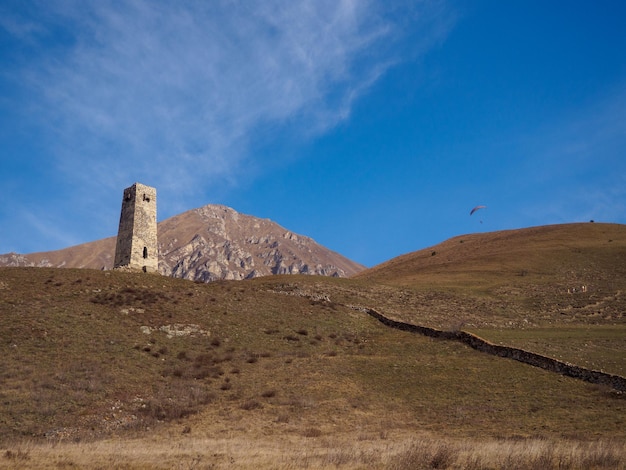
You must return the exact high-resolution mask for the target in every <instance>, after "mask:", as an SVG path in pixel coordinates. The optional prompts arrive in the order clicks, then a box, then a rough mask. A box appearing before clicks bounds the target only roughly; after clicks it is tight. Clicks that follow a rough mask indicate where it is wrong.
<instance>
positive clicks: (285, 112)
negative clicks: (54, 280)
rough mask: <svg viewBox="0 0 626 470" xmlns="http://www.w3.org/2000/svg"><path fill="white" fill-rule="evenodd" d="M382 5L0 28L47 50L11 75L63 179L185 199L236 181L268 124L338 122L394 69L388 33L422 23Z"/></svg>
mask: <svg viewBox="0 0 626 470" xmlns="http://www.w3.org/2000/svg"><path fill="white" fill-rule="evenodd" d="M392 3H393V2H392ZM409 3H411V2H409ZM381 5H382V4H380V3H379V2H368V1H365V0H359V1H355V0H300V1H296V0H294V1H288V2H286V1H278V0H276V1H264V2H245V1H236V0H232V1H228V0H224V1H216V2H201V1H190V2H152V1H148V0H136V1H133V2H123V3H120V2H112V1H100V2H89V3H85V2H80V1H69V2H47V1H46V2H42V3H41V4H40V8H41V10H42V11H44V12H45V14H41V15H40V16H39V18H38V19H39V20H40V21H41V22H42V24H35V23H34V20H33V19H32V18H29V19H28V20H27V21H26V20H25V21H24V22H23V25H22V27H19V25H18V23H17V22H12V23H11V24H12V25H13V30H15V31H19V32H20V34H21V35H24V34H27V32H28V31H36V34H37V35H38V37H39V39H40V40H41V41H42V42H47V45H46V47H47V48H48V54H47V55H44V56H43V58H42V60H41V61H39V62H38V63H37V64H31V67H30V68H28V69H26V70H24V71H22V73H24V74H25V77H26V78H27V81H28V83H30V84H33V86H35V87H36V89H37V91H38V92H39V95H38V96H39V97H40V98H41V102H40V103H41V108H40V113H41V117H42V119H44V120H46V121H47V122H48V123H49V124H50V125H51V126H54V139H55V145H56V148H55V150H56V152H57V155H58V156H60V162H61V165H62V166H63V168H64V169H65V171H66V172H67V174H68V175H70V176H71V178H73V179H76V180H81V179H82V180H84V181H88V182H89V184H91V185H94V184H100V185H103V186H107V187H109V188H117V189H119V188H120V187H121V185H124V184H126V183H128V182H129V178H130V179H137V178H142V179H145V181H150V182H152V184H156V185H159V186H160V187H162V188H172V190H173V189H174V188H176V189H177V191H184V190H185V188H189V187H193V185H195V184H197V183H198V182H199V181H204V182H205V183H206V182H210V181H215V180H216V179H218V178H219V179H223V180H228V179H229V178H230V179H232V178H236V174H237V172H238V171H240V169H241V165H242V162H243V161H244V160H245V158H247V157H249V155H250V153H249V152H250V147H251V144H252V142H251V141H252V140H253V139H254V138H255V132H257V131H258V129H260V128H261V127H262V126H264V125H267V124H268V123H271V124H272V125H274V126H276V125H278V126H281V125H288V126H289V129H290V130H291V131H293V130H294V129H295V130H296V131H297V132H301V133H302V134H303V135H304V134H311V133H313V134H315V133H321V132H324V131H325V130H327V129H329V128H331V127H333V126H335V125H336V124H337V123H339V122H341V121H342V120H345V119H347V118H348V117H349V115H350V110H351V107H352V104H353V102H354V101H355V100H356V99H358V97H359V96H361V95H362V94H363V93H365V92H366V91H367V89H368V88H369V87H370V86H371V85H372V84H374V83H375V82H376V81H377V80H378V78H379V77H380V76H381V75H382V74H384V73H385V71H386V70H387V69H388V68H389V67H390V66H392V65H393V63H394V62H395V61H396V60H397V59H398V57H394V56H393V54H390V52H391V51H392V49H391V48H390V47H389V45H390V44H391V43H393V42H394V41H397V40H398V38H399V37H401V36H402V35H403V33H402V32H401V31H399V29H400V28H403V27H406V24H404V25H400V19H402V21H404V22H406V19H407V17H411V18H413V19H414V20H415V21H418V20H419V19H420V18H421V17H420V15H421V13H422V10H424V11H425V10H426V8H422V9H419V8H418V9H416V8H415V6H414V5H408V6H407V5H405V6H404V7H402V8H400V9H399V3H396V4H394V6H393V8H391V9H389V10H385V9H384V8H383V7H382V6H381ZM399 10H402V11H399ZM36 19H37V18H36ZM42 28H47V34H45V33H42V32H41V31H42ZM428 34H431V33H428ZM425 35H427V34H425ZM77 170H80V171H79V172H77Z"/></svg>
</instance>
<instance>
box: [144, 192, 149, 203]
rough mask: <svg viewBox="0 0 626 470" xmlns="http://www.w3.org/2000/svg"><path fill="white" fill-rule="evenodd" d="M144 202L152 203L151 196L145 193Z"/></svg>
mask: <svg viewBox="0 0 626 470" xmlns="http://www.w3.org/2000/svg"><path fill="white" fill-rule="evenodd" d="M143 200H144V201H146V202H150V196H146V195H145V193H144V195H143Z"/></svg>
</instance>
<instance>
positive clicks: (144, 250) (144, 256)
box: [143, 246, 148, 259]
mask: <svg viewBox="0 0 626 470" xmlns="http://www.w3.org/2000/svg"><path fill="white" fill-rule="evenodd" d="M147 258H148V247H147V246H144V247H143V259H147Z"/></svg>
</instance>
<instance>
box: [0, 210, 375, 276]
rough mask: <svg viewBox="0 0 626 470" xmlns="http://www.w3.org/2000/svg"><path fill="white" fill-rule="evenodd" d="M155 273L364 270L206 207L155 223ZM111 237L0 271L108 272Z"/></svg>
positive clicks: (8, 261) (268, 224) (269, 226)
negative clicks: (56, 269)
mask: <svg viewBox="0 0 626 470" xmlns="http://www.w3.org/2000/svg"><path fill="white" fill-rule="evenodd" d="M158 238H159V271H160V272H161V274H163V275H166V276H172V277H178V278H183V279H190V280H197V281H203V282H209V281H215V280H219V279H249V278H253V277H259V276H267V275H272V274H315V275H323V276H334V277H349V276H352V275H354V274H356V273H358V272H360V271H362V270H363V269H365V267H364V266H362V265H360V264H358V263H355V262H353V261H351V260H349V259H347V258H346V257H344V256H342V255H340V254H338V253H335V252H333V251H331V250H329V249H327V248H325V247H323V246H321V245H319V244H318V243H316V242H315V241H314V240H313V239H311V238H309V237H305V236H303V235H298V234H295V233H293V232H290V231H289V230H287V229H285V228H283V227H281V226H280V225H278V224H276V223H275V222H272V221H271V220H269V219H260V218H257V217H253V216H250V215H244V214H240V213H238V212H237V211H235V210H234V209H231V208H230V207H226V206H222V205H213V204H209V205H206V206H204V207H200V208H197V209H193V210H190V211H187V212H184V213H182V214H179V215H176V216H174V217H171V218H169V219H167V220H164V221H162V222H159V224H158ZM114 255H115V237H110V238H105V239H102V240H98V241H94V242H90V243H84V244H82V245H77V246H73V247H69V248H65V249H62V250H57V251H49V252H41V253H32V254H27V255H22V254H16V253H9V254H5V255H0V266H38V267H64V268H91V269H111V268H112V267H113V258H114Z"/></svg>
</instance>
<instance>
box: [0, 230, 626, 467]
mask: <svg viewBox="0 0 626 470" xmlns="http://www.w3.org/2000/svg"><path fill="white" fill-rule="evenodd" d="M594 230H595V228H594ZM611 236H613V237H614V238H613V239H612V240H613V241H611V242H610V243H612V245H611V246H613V247H617V248H616V249H615V253H614V255H613V256H610V257H607V256H605V254H604V252H603V251H602V250H600V251H594V250H593V249H592V248H593V246H592V248H589V246H587V245H589V243H590V242H589V243H587V242H586V243H587V245H585V246H581V247H580V249H581V250H583V252H585V253H586V254H587V256H586V258H585V259H584V260H583V261H584V262H580V263H578V264H577V262H575V260H574V261H572V259H571V258H567V257H564V258H560V256H562V253H561V250H562V247H561V248H559V249H558V250H557V254H556V255H554V256H555V257H556V259H560V260H561V261H560V262H562V263H566V264H567V266H568V271H567V275H566V276H565V277H563V274H562V269H561V268H559V269H555V270H553V271H550V270H549V269H548V268H547V267H543V268H541V269H539V268H538V267H537V266H535V265H532V266H531V265H527V266H528V273H527V274H525V275H524V276H518V275H514V274H511V275H510V276H506V275H504V274H501V275H500V276H499V277H498V276H495V277H494V276H493V274H492V273H490V272H487V273H486V274H484V276H483V277H481V276H479V275H477V274H475V275H474V278H475V281H476V286H477V287H476V288H474V289H472V288H471V286H470V285H468V284H467V279H465V280H464V281H463V283H459V282H458V281H459V278H458V277H455V276H452V277H445V276H440V277H437V276H434V275H432V273H431V274H429V276H428V282H424V283H421V282H417V281H415V279H413V278H411V280H410V281H407V278H406V277H402V279H404V280H402V282H400V281H398V280H397V279H396V281H394V282H389V283H383V282H380V281H375V280H372V279H368V278H367V277H363V278H359V279H354V280H346V279H331V278H319V277H301V276H280V277H270V278H261V279H256V280H252V281H245V282H235V281H233V282H217V283H211V284H198V283H193V282H189V281H182V280H176V279H170V278H163V277H160V276H156V275H143V274H131V273H123V272H103V271H90V270H73V269H65V270H59V269H44V268H41V269H37V268H4V269H0V334H1V337H0V383H2V388H0V468H28V467H31V468H67V467H78V468H228V467H231V468H232V467H234V468H253V467H254V468H494V469H495V468H519V469H526V468H528V469H531V468H533V469H534V468H555V469H556V468H560V469H568V468H571V469H574V468H607V469H608V468H625V465H626V463H625V462H626V450H625V448H624V446H625V443H626V400H625V398H624V396H623V394H621V393H618V392H616V391H614V390H611V389H606V388H603V387H599V386H595V385H590V384H587V383H585V382H581V381H579V380H575V379H570V378H566V377H562V376H559V375H556V374H553V373H550V372H546V371H543V370H541V369H536V368H533V367H530V366H527V365H524V364H521V363H518V362H515V361H510V360H507V359H502V358H497V357H492V356H487V355H485V354H482V353H480V352H477V351H474V350H472V349H470V348H468V347H466V346H464V345H462V344H459V343H453V342H446V341H442V340H434V339H431V338H426V337H421V336H417V335H414V334H411V333H406V332H402V331H396V330H392V329H389V328H387V327H385V326H384V325H382V324H381V323H379V322H377V321H376V320H374V319H373V318H371V317H369V316H368V315H366V314H364V313H362V312H360V311H358V310H355V309H354V308H353V307H354V306H367V307H370V308H375V309H376V310H378V311H381V312H383V313H385V314H386V315H388V316H390V317H393V318H397V319H400V320H404V321H410V322H412V323H416V324H420V325H427V326H433V327H438V328H443V329H457V328H461V329H467V330H470V331H474V332H476V333H478V334H480V335H481V336H483V337H485V338H487V339H489V340H491V341H493V342H498V343H503V344H508V345H511V346H515V347H522V348H525V349H528V350H532V351H535V352H538V353H541V354H546V355H548V356H551V357H557V358H560V359H562V360H565V361H568V362H572V363H575V364H579V365H582V366H586V367H591V368H594V369H602V370H606V371H610V372H612V373H616V374H623V373H624V370H626V365H625V363H626V359H625V356H624V351H625V350H626V347H625V344H624V341H625V336H626V335H625V334H624V333H625V330H626V320H624V298H623V296H622V295H621V292H626V275H622V272H623V270H625V269H626V267H625V266H626V263H624V261H625V260H624V253H625V252H624V250H622V248H621V246H622V245H621V244H622V243H623V240H622V239H621V238H619V237H618V236H617V235H615V234H613V235H611ZM580 238H581V237H578V239H580ZM583 238H584V237H583ZM605 238H606V237H605ZM550 240H552V239H548V241H545V240H544V241H542V242H541V243H539V242H538V243H539V245H537V244H536V245H535V248H537V249H539V248H541V247H543V248H542V250H543V251H544V255H545V253H548V252H549V250H548V247H549V246H552V245H554V241H553V240H552V241H550ZM448 243H449V242H448ZM455 243H458V241H457V242H455ZM576 243H579V244H580V243H581V242H580V241H577V242H576ZM607 243H608V242H607ZM546 250H548V251H546ZM566 250H570V247H566ZM559 253H561V254H559ZM431 256H432V255H431ZM436 256H438V255H435V256H433V257H436ZM485 256H487V258H489V259H491V258H490V256H491V255H489V254H488V253H487V254H485ZM509 262H510V263H511V264H515V263H518V262H519V260H518V261H515V260H514V259H511V260H510V261H509ZM487 265H489V266H495V264H492V262H491V261H489V262H488V263H486V265H485V266H487ZM542 266H544V265H542ZM398 269H400V268H398ZM490 269H491V268H490ZM517 269H519V267H516V268H515V269H514V270H513V271H515V270H517ZM486 271H489V270H486ZM539 271H541V273H540V274H539ZM607 273H609V274H607ZM610 273H612V274H610ZM424 276H425V274H424ZM585 276H590V277H589V279H592V277H593V279H595V281H590V282H588V286H589V289H588V290H587V292H578V293H575V294H568V293H567V291H565V292H563V288H564V287H567V285H569V284H568V283H569V282H570V281H571V280H572V279H575V280H577V282H578V281H582V280H584V281H585V282H587V279H588V278H587V277H585ZM496 278H497V279H498V282H495V281H494V279H496ZM398 279H399V278H398ZM579 283H580V282H579Z"/></svg>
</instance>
